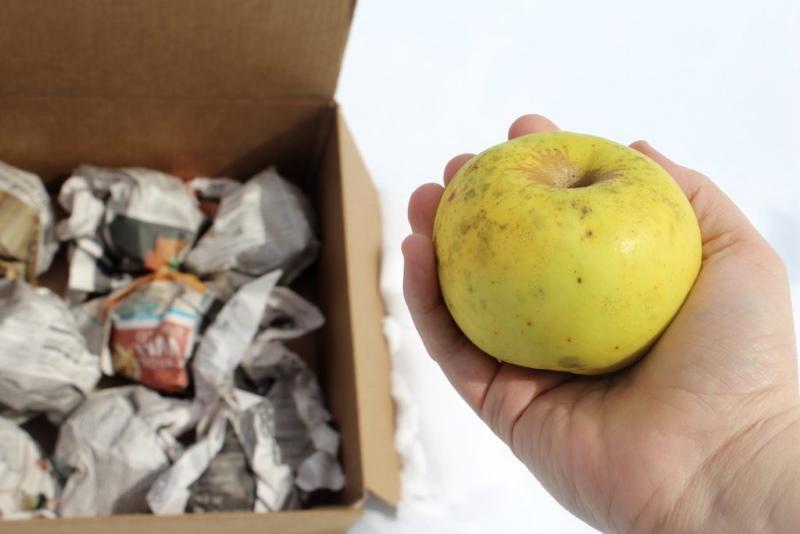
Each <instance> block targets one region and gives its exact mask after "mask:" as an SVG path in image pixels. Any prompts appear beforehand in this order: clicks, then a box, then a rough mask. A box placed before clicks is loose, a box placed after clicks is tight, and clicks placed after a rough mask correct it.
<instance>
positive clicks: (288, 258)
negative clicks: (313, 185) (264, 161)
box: [185, 168, 319, 283]
mask: <svg viewBox="0 0 800 534" xmlns="http://www.w3.org/2000/svg"><path fill="white" fill-rule="evenodd" d="M197 180H204V181H203V182H201V183H202V184H203V188H205V189H206V190H209V189H210V188H211V186H210V185H209V183H208V179H197ZM220 180H225V182H224V185H225V187H224V188H220V189H221V190H222V191H223V193H222V194H223V196H222V198H221V201H220V205H219V209H218V210H217V212H216V216H215V218H214V221H213V223H212V226H211V229H210V230H208V232H206V233H205V234H204V235H203V236H202V237H201V238H200V241H198V243H197V245H196V246H195V247H194V248H193V249H192V251H191V252H189V255H188V256H187V257H186V262H185V265H186V268H187V269H188V270H190V271H192V272H195V273H198V274H200V275H201V276H206V275H211V274H214V273H220V272H223V271H228V270H233V271H236V272H239V273H243V274H246V275H248V276H251V277H252V276H259V275H262V274H264V273H267V272H269V271H273V270H275V269H281V270H283V280H282V281H283V282H284V283H288V282H290V281H291V280H293V279H294V278H295V277H296V276H297V275H298V274H300V272H301V271H302V270H303V269H305V268H306V267H308V266H309V265H310V264H311V263H312V262H313V261H314V260H315V259H316V256H317V252H318V250H319V242H318V241H317V239H316V237H315V236H314V229H313V227H314V220H313V211H312V209H311V204H310V203H309V202H308V199H307V198H306V197H305V196H304V195H303V193H302V192H301V191H300V189H298V188H297V187H296V186H295V185H293V184H291V183H290V182H288V181H287V180H285V179H283V178H282V177H281V176H280V175H279V174H278V172H277V171H276V170H275V169H274V168H269V169H267V170H266V171H264V172H262V173H260V174H257V175H256V176H253V177H252V178H251V179H250V180H248V181H247V182H246V183H245V184H244V185H242V186H241V187H232V186H231V185H230V180H227V179H220ZM195 182H196V180H195Z"/></svg>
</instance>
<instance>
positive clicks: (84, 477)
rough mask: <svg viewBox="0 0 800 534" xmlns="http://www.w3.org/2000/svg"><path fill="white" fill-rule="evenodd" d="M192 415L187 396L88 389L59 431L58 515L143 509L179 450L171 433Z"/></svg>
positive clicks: (185, 427) (136, 389)
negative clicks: (64, 477) (60, 476)
mask: <svg viewBox="0 0 800 534" xmlns="http://www.w3.org/2000/svg"><path fill="white" fill-rule="evenodd" d="M195 420H196V419H195V418H194V414H193V411H192V409H191V402H190V401H187V400H181V399H174V398H168V397H162V396H160V395H159V394H158V393H156V392H154V391H151V390H149V389H147V388H145V387H142V386H125V387H119V388H112V389H106V390H103V391H100V392H97V393H94V394H92V395H91V396H90V397H89V398H88V399H87V400H86V401H85V402H84V403H83V404H82V405H81V406H80V408H78V409H77V410H76V411H75V412H74V413H73V414H72V415H71V416H70V417H69V418H68V419H67V420H66V421H65V422H64V424H63V425H62V426H61V431H60V432H59V436H58V442H57V444H56V450H55V454H54V463H55V465H56V468H57V469H58V471H59V472H61V473H64V474H66V475H67V477H68V478H67V481H66V484H65V486H64V490H63V493H62V496H61V509H60V512H61V515H63V516H67V517H69V516H105V515H110V514H125V513H143V512H147V511H148V507H147V502H146V500H145V497H146V495H147V492H148V490H149V489H150V486H151V485H152V483H153V481H154V480H155V479H156V478H157V477H158V476H159V474H160V473H161V472H163V471H165V470H166V469H167V468H168V467H169V465H170V463H171V462H172V461H174V460H176V459H177V458H179V457H180V456H181V454H182V452H183V447H182V445H181V444H180V442H178V441H177V440H176V437H178V436H180V435H181V434H183V433H184V432H186V431H187V430H188V429H189V428H191V426H192V425H193V424H194V422H195Z"/></svg>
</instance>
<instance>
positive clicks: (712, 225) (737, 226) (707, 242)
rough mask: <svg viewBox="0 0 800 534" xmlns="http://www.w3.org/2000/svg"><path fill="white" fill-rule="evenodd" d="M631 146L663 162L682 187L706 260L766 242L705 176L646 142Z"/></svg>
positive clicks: (657, 161)
mask: <svg viewBox="0 0 800 534" xmlns="http://www.w3.org/2000/svg"><path fill="white" fill-rule="evenodd" d="M631 148H633V149H635V150H638V151H639V152H641V153H642V154H644V155H645V156H647V157H649V158H650V159H652V160H653V161H655V162H656V163H658V164H659V165H661V166H662V167H663V168H664V170H666V171H667V172H668V173H669V174H670V175H671V176H672V178H673V179H674V180H675V182H677V184H678V185H679V186H680V188H681V189H682V190H683V193H684V194H685V195H686V198H687V199H688V200H689V203H690V204H691V205H692V209H693V210H694V213H695V216H696V217H697V221H698V223H699V225H700V234H701V236H702V242H703V259H707V258H710V257H712V256H714V255H716V254H719V253H720V252H722V251H723V250H725V249H727V248H728V247H729V246H730V245H732V244H734V243H752V244H758V245H767V244H766V242H765V241H764V239H763V238H762V237H761V235H760V234H759V233H758V232H757V231H756V229H755V228H754V227H753V225H752V224H751V223H750V221H749V220H748V219H747V217H745V215H744V214H743V213H742V212H741V210H739V208H738V207H737V206H736V204H734V203H733V201H731V199H730V198H728V197H727V196H726V195H725V193H723V192H722V190H720V189H719V187H717V186H716V185H715V184H714V182H712V181H711V180H709V179H708V178H707V177H706V176H704V175H703V174H700V173H699V172H697V171H695V170H692V169H689V168H687V167H683V166H681V165H678V164H677V163H675V162H673V161H672V160H670V159H669V158H667V157H666V156H665V155H663V154H662V153H660V152H659V151H657V150H656V149H655V148H653V147H652V146H650V145H649V144H648V143H647V142H646V141H636V142H635V143H633V144H632V145H631Z"/></svg>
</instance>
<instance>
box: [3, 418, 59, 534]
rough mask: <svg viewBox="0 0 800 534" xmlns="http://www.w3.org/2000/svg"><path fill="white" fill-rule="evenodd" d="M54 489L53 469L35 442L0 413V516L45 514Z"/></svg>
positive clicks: (50, 503) (12, 516) (53, 494)
mask: <svg viewBox="0 0 800 534" xmlns="http://www.w3.org/2000/svg"><path fill="white" fill-rule="evenodd" d="M55 493H56V483H55V478H54V476H53V470H52V468H51V466H50V462H48V461H47V460H46V459H45V458H44V456H42V452H41V450H39V446H38V445H36V443H35V442H34V441H33V439H31V437H30V436H29V435H28V433H27V432H25V431H24V430H22V429H21V428H19V427H18V426H17V425H15V424H14V423H13V422H11V421H9V420H8V419H4V418H2V417H0V518H14V517H19V518H22V517H28V516H31V515H48V514H47V511H50V512H52V508H53V507H54V505H55V502H54V501H53V497H54V496H55Z"/></svg>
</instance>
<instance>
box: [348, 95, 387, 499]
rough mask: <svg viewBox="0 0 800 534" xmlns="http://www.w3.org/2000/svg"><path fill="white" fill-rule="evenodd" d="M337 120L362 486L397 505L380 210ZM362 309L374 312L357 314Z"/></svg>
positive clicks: (349, 141) (368, 181) (354, 150)
mask: <svg viewBox="0 0 800 534" xmlns="http://www.w3.org/2000/svg"><path fill="white" fill-rule="evenodd" d="M336 119H337V120H336V134H337V139H338V142H339V155H340V163H339V164H340V172H341V175H342V177H343V179H342V184H343V185H342V188H343V191H342V200H343V203H344V210H343V212H344V225H345V239H346V243H345V250H346V252H347V254H346V257H347V279H348V280H349V281H350V284H349V291H350V307H351V308H350V309H351V316H352V318H353V322H352V330H353V331H352V339H353V356H354V360H355V364H356V365H355V374H356V376H355V379H356V401H357V406H358V417H359V439H360V443H361V461H362V472H363V477H364V486H365V488H366V489H367V490H368V491H370V492H372V493H374V494H375V495H376V496H377V497H379V498H380V499H382V500H383V501H385V502H386V503H388V504H391V505H392V506H395V505H397V502H398V501H399V499H400V460H399V457H398V454H397V451H396V449H395V442H394V430H395V417H394V404H393V402H392V397H391V395H390V392H391V380H390V372H391V361H390V359H389V351H388V348H387V344H386V340H385V338H384V336H383V327H382V324H383V317H384V313H383V311H384V305H383V301H382V300H381V297H380V293H379V291H377V288H378V287H379V277H380V261H381V246H382V235H381V221H380V206H379V203H378V193H377V191H376V189H375V186H374V185H373V183H372V180H371V179H370V176H369V173H368V172H367V169H366V167H365V165H364V162H363V160H362V159H361V156H360V154H359V152H358V149H357V148H356V145H355V143H354V142H353V138H352V135H351V133H350V131H349V129H348V127H347V123H346V122H345V120H344V117H343V116H342V113H341V111H339V110H337V117H336ZM364 310H373V311H375V312H378V313H374V314H372V315H370V316H367V317H365V316H363V313H362V314H361V315H359V312H363V311H364Z"/></svg>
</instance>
